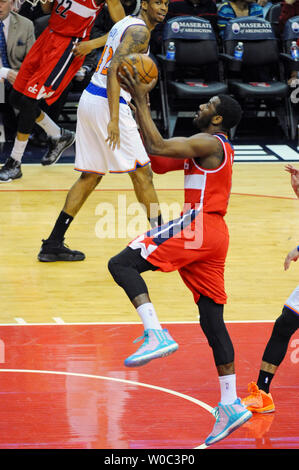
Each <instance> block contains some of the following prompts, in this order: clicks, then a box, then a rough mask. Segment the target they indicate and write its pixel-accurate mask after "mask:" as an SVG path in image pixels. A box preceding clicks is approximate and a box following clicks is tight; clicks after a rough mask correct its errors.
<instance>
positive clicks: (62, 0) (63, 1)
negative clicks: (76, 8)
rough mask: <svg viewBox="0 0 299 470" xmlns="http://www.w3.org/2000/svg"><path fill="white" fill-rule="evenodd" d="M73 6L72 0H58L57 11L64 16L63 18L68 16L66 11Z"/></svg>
mask: <svg viewBox="0 0 299 470" xmlns="http://www.w3.org/2000/svg"><path fill="white" fill-rule="evenodd" d="M63 4H65V5H63ZM62 6H63V10H61V11H59V9H60V7H62ZM71 6H72V0H60V2H58V4H57V7H56V9H55V13H57V14H58V15H60V16H62V18H66V17H67V15H66V12H67V11H68V10H69V9H70V8H71Z"/></svg>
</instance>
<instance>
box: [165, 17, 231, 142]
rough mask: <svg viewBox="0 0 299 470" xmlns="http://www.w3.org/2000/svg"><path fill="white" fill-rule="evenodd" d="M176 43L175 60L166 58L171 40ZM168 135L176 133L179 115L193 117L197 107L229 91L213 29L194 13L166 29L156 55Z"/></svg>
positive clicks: (172, 22) (170, 23)
mask: <svg viewBox="0 0 299 470" xmlns="http://www.w3.org/2000/svg"><path fill="white" fill-rule="evenodd" d="M171 41H173V42H174V43H175V46H176V56H175V60H174V61H169V60H167V59H166V51H167V47H168V44H169V42H171ZM157 59H158V62H159V65H160V69H161V74H160V80H159V86H160V91H161V99H162V114H163V123H164V130H165V134H166V135H167V136H168V137H170V136H172V135H173V132H174V129H175V125H176V122H177V119H178V117H180V116H182V113H184V114H183V115H184V116H185V117H187V116H188V115H190V113H192V115H193V116H194V111H195V106H198V105H199V104H200V103H205V102H206V101H208V100H209V99H210V98H211V97H212V96H214V95H217V94H221V93H222V94H223V93H226V92H227V85H226V83H225V82H224V80H223V79H222V72H221V60H220V59H219V53H218V45H217V39H216V36H215V33H214V31H213V28H212V26H211V24H210V22H209V21H208V20H205V19H203V18H199V17H193V16H184V17H176V18H173V19H171V20H169V21H167V23H166V24H165V26H164V28H163V41H162V54H157Z"/></svg>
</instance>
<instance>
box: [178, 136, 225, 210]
mask: <svg viewBox="0 0 299 470" xmlns="http://www.w3.org/2000/svg"><path fill="white" fill-rule="evenodd" d="M214 136H215V137H217V138H218V139H219V140H220V142H221V144H222V146H223V150H224V160H223V162H222V163H221V165H220V166H219V167H218V168H216V169H214V170H207V169H206V168H202V167H201V166H200V164H199V161H197V160H196V159H193V160H185V163H184V172H185V184H184V186H185V205H186V207H185V209H184V210H188V209H190V206H191V207H192V208H193V207H195V205H196V206H197V207H198V205H199V204H200V206H201V209H202V210H203V212H206V213H209V212H211V213H217V214H220V215H222V216H224V215H225V214H226V211H227V206H228V201H229V196H230V192H231V185H232V165H233V161H234V150H233V147H232V146H231V144H230V142H229V140H228V139H227V137H226V136H225V135H224V134H220V133H219V134H214Z"/></svg>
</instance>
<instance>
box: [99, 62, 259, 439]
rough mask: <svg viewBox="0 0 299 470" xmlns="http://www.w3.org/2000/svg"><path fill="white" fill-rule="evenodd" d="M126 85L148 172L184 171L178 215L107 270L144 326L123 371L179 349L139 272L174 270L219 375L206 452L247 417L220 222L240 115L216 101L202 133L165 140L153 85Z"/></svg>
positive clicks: (132, 80)
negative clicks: (226, 313)
mask: <svg viewBox="0 0 299 470" xmlns="http://www.w3.org/2000/svg"><path fill="white" fill-rule="evenodd" d="M125 85H126V86H127V88H128V89H129V91H130V93H131V95H132V98H133V99H134V102H135V104H136V107H137V113H138V122H139V125H140V128H141V131H142V134H143V138H144V142H145V147H146V149H147V151H148V153H149V154H150V155H155V157H151V161H152V169H153V171H154V172H157V173H165V172H166V171H171V170H178V169H182V170H184V174H185V177H184V182H185V204H184V208H183V211H182V214H181V216H180V217H179V218H178V219H176V220H172V221H170V222H168V223H167V224H164V225H161V226H160V227H157V228H154V229H152V230H150V231H149V232H147V233H145V234H142V235H140V236H139V237H137V238H136V239H135V240H133V241H132V242H131V243H129V245H128V246H127V247H126V248H125V249H124V250H123V251H122V252H120V253H119V254H118V255H116V256H114V257H113V258H111V259H110V261H109V264H108V268H109V271H110V273H111V274H112V276H113V278H114V280H115V282H116V283H117V284H118V285H119V286H121V287H122V288H123V289H124V291H125V292H126V294H127V296H128V297H129V299H130V300H131V302H132V304H133V306H134V307H135V308H136V310H137V313H138V314H139V316H140V318H141V320H142V323H143V326H144V336H143V339H144V342H143V344H142V345H141V346H140V348H139V349H138V350H137V351H136V352H135V353H133V354H132V355H131V356H129V357H128V358H127V359H126V360H125V365H126V366H128V367H136V366H141V365H143V364H146V363H148V362H149V361H151V360H152V359H156V358H160V357H163V356H166V355H169V354H171V353H173V352H175V351H176V350H177V348H178V344H177V343H176V342H175V341H174V340H173V338H172V337H171V336H170V334H169V332H168V330H166V329H163V328H162V326H161V324H160V322H159V320H158V317H157V314H156V312H155V308H154V306H153V304H152V303H151V300H150V297H149V294H148V289H147V285H146V284H145V282H144V280H143V278H142V276H141V274H140V273H143V272H145V271H148V270H151V271H156V270H160V271H163V272H170V271H175V270H178V271H179V273H180V275H181V277H182V279H183V281H184V283H185V284H186V285H187V287H188V288H189V289H190V290H191V292H192V294H193V297H194V301H195V303H196V304H197V306H198V308H199V313H200V325H201V327H202V329H203V332H204V333H205V335H206V337H207V340H208V342H209V345H210V346H211V348H212V351H213V356H214V361H215V364H216V368H217V372H218V376H219V383H220V392H221V400H220V403H219V405H218V407H216V408H215V409H214V410H213V414H214V415H215V417H216V423H215V426H214V428H213V430H212V432H211V434H210V435H209V436H208V437H207V439H206V441H205V443H206V445H211V444H214V443H215V442H218V441H219V440H221V439H223V438H224V437H226V436H227V435H228V434H230V433H231V432H233V431H234V430H235V429H237V428H238V427H239V426H241V425H242V424H243V423H245V422H246V421H247V420H248V419H250V418H251V416H252V414H251V412H250V411H249V410H247V409H246V407H245V406H244V405H242V403H241V400H240V399H239V398H238V397H237V393H236V375H235V366H234V348H233V344H232V341H231V339H230V336H229V333H228V331H227V329H226V326H225V323H224V319H223V309H224V304H225V303H226V293H225V288H224V265H225V260H226V255H227V250H228V242H229V234H228V229H227V226H226V223H225V221H224V216H225V214H226V210H227V205H228V201H229V196H230V191H231V182H232V165H233V160H234V151H233V148H232V146H231V144H230V142H229V140H228V137H227V133H228V131H229V130H230V129H231V128H232V127H234V126H235V125H237V124H238V122H239V120H240V118H241V113H242V112H241V108H240V105H239V103H237V101H235V100H234V99H233V98H231V97H230V96H227V95H219V96H215V97H213V98H211V99H210V101H209V102H208V103H206V104H202V105H200V106H199V109H198V112H197V114H196V116H195V118H194V124H195V126H196V127H197V128H199V129H200V131H201V133H198V134H195V135H193V136H192V137H189V138H184V137H174V138H171V139H163V138H162V137H161V135H160V133H159V131H158V130H157V128H156V126H155V124H154V122H153V120H152V118H151V114H150V110H149V109H148V106H147V102H146V93H148V92H149V91H150V90H151V89H152V86H153V83H152V84H149V85H143V84H141V83H140V81H139V79H138V77H137V73H136V68H135V74H134V77H131V76H130V75H129V74H128V72H127V78H126V79H125ZM156 155H161V157H157V156H156ZM162 155H163V157H162ZM165 157H171V158H165Z"/></svg>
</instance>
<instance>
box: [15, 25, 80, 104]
mask: <svg viewBox="0 0 299 470" xmlns="http://www.w3.org/2000/svg"><path fill="white" fill-rule="evenodd" d="M75 40H76V39H75V38H71V37H65V36H61V35H60V34H56V33H54V32H53V31H52V30H50V28H49V27H47V28H46V29H45V30H44V31H43V33H42V34H41V35H40V36H39V37H38V39H37V40H36V41H35V43H34V44H33V46H32V47H31V49H30V51H29V52H28V54H27V55H26V57H25V59H24V61H23V63H22V65H21V68H20V70H19V72H18V75H17V78H16V80H15V82H14V85H13V86H14V88H15V89H16V90H17V91H19V92H21V93H23V94H24V95H26V96H28V97H30V98H34V99H37V100H39V99H41V98H44V99H45V100H46V102H47V104H48V105H51V104H52V103H54V101H56V100H57V99H58V98H59V96H60V95H61V93H62V92H63V90H65V88H66V87H67V85H68V84H69V83H70V81H71V80H72V79H73V77H74V76H75V74H76V73H77V71H78V70H79V68H80V67H81V65H82V64H83V62H84V57H83V58H81V57H75V56H74V54H73V53H72V49H73V46H74V41H75Z"/></svg>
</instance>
